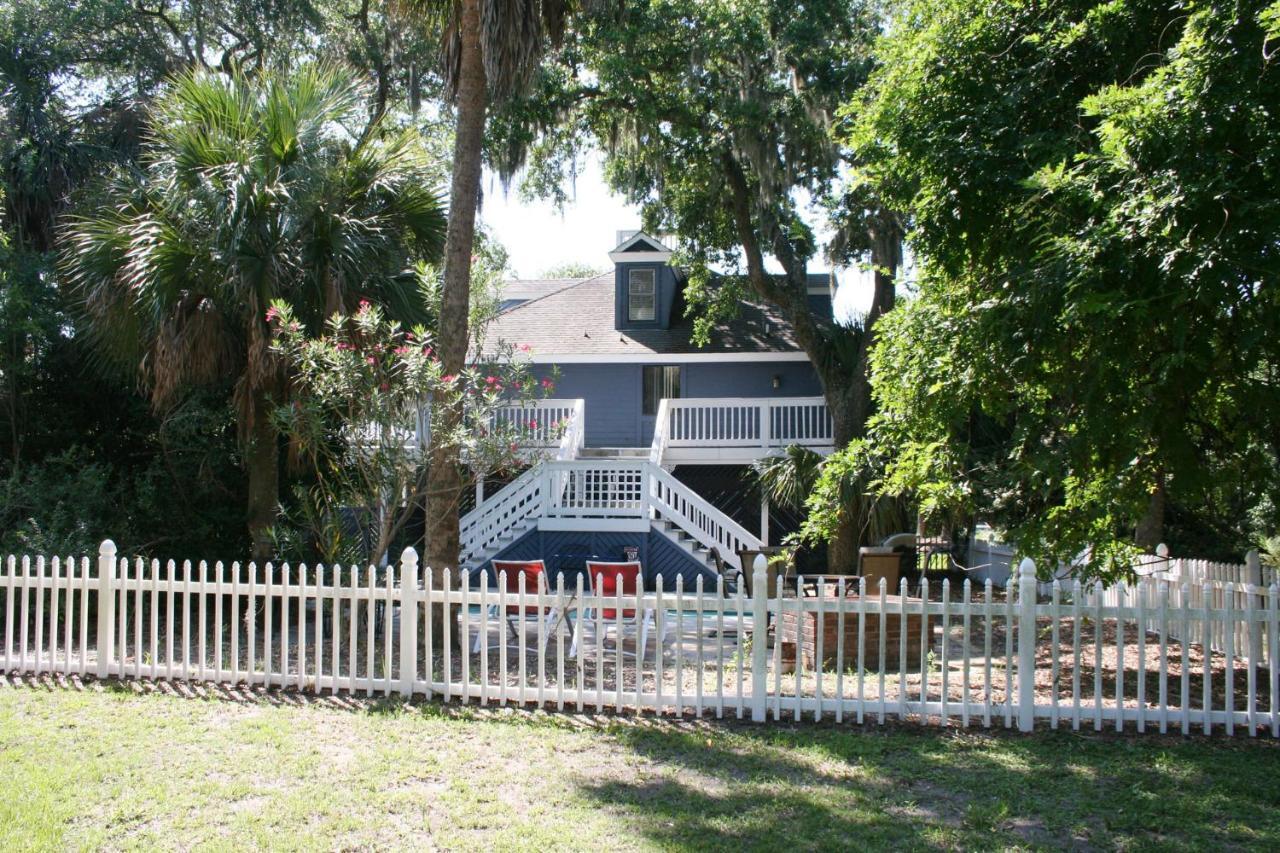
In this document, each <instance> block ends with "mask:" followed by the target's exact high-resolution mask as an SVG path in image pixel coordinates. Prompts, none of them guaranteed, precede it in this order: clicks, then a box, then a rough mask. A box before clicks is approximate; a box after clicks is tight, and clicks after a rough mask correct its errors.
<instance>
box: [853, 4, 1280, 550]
mask: <svg viewBox="0 0 1280 853" xmlns="http://www.w3.org/2000/svg"><path fill="white" fill-rule="evenodd" d="M1274 16H1275V5H1274V4H1270V6H1269V7H1265V6H1264V4H1262V3H1259V2H1248V3H1231V2H1211V1H1205V2H1187V3H1181V4H1175V5H1169V4H1164V3H1149V2H1141V0H1117V1H1116V2H1111V3H1106V4H1102V5H1098V4H1094V3H1087V2H1086V3H1079V2H1054V3H1050V4H1047V5H1045V4H1040V5H1023V4H996V5H987V6H981V7H974V6H973V5H972V4H969V3H964V2H958V0H922V2H914V3H910V4H907V6H906V7H905V8H904V9H903V10H902V13H901V15H900V17H899V18H898V20H897V22H896V23H895V26H894V27H892V28H891V31H890V34H889V35H888V36H887V37H886V38H885V39H884V40H883V42H882V44H881V46H880V49H879V52H880V58H881V61H880V70H879V71H878V72H877V74H876V77H875V79H874V84H873V94H872V95H871V96H870V97H868V98H867V99H866V100H865V101H862V102H859V103H857V104H856V105H855V106H854V107H853V112H854V113H855V115H854V116H853V117H852V118H853V124H854V128H853V131H852V133H851V135H850V142H851V144H853V145H855V146H857V147H858V148H859V149H860V150H861V152H862V155H863V163H864V167H863V169H862V173H861V179H862V180H863V181H866V182H867V183H868V184H870V185H872V186H874V187H876V188H877V190H878V191H879V192H880V193H882V194H884V195H885V196H886V197H888V198H890V199H892V200H893V203H895V204H896V205H898V206H899V207H900V208H901V209H903V210H904V211H907V212H908V213H909V214H910V215H911V217H912V225H913V231H912V245H913V248H914V250H915V253H916V256H917V258H918V259H919V261H920V266H921V271H922V272H921V284H920V296H919V298H918V299H917V300H915V301H913V302H912V303H910V304H908V305H904V306H903V307H901V308H900V309H899V310H898V311H897V312H895V314H893V315H891V316H890V317H888V318H886V321H885V322H884V323H883V324H882V325H881V327H880V329H879V331H878V337H879V340H880V345H879V347H878V348H877V351H876V354H875V359H874V372H873V381H874V383H875V389H876V399H877V401H878V403H879V405H880V407H881V412H882V414H881V417H880V419H879V421H878V423H877V424H876V427H875V433H874V434H875V436H876V439H877V440H878V441H880V442H883V443H884V444H885V445H886V446H887V447H889V448H892V451H891V455H890V461H889V464H888V471H887V479H886V482H887V484H888V486H889V487H890V488H891V489H893V490H895V491H899V492H905V491H908V490H910V491H913V492H915V493H916V494H918V495H920V497H921V499H922V501H923V504H924V506H925V508H926V510H928V511H932V512H944V511H953V510H957V509H964V510H967V511H974V512H977V513H979V514H981V515H983V516H984V517H987V518H989V519H990V520H991V521H992V523H993V524H995V525H996V526H998V527H1002V528H1004V529H1005V530H1006V531H1008V533H1009V534H1010V535H1012V536H1014V537H1016V538H1017V540H1018V542H1019V545H1020V547H1021V548H1022V550H1024V551H1025V552H1027V553H1030V554H1032V555H1033V556H1035V557H1036V558H1037V559H1038V560H1040V561H1042V562H1045V561H1047V562H1049V563H1052V562H1053V561H1056V560H1059V559H1069V558H1071V557H1073V556H1075V555H1076V554H1077V553H1078V552H1079V551H1081V550H1082V549H1085V548H1089V549H1091V553H1090V569H1091V570H1092V571H1096V572H1099V573H1106V572H1108V571H1111V570H1112V569H1113V567H1114V566H1116V565H1118V564H1120V563H1122V562H1123V561H1124V560H1125V559H1126V557H1127V554H1128V552H1129V550H1130V548H1131V547H1132V546H1131V543H1132V541H1133V540H1132V536H1133V532H1134V527H1135V525H1136V524H1138V522H1139V521H1140V520H1142V519H1144V517H1148V513H1149V512H1151V511H1158V506H1159V502H1158V501H1153V500H1152V495H1153V493H1154V492H1157V491H1162V492H1163V494H1165V495H1167V499H1168V505H1169V507H1170V510H1169V518H1170V520H1171V521H1173V522H1175V523H1178V524H1183V525H1184V528H1183V529H1185V530H1191V529H1194V530H1197V531H1200V534H1199V535H1201V536H1202V537H1203V538H1201V540H1200V541H1199V542H1198V543H1189V544H1190V546H1191V547H1195V548H1197V550H1199V551H1200V552H1201V553H1204V551H1205V550H1206V549H1212V550H1214V551H1220V550H1231V549H1242V548H1243V547H1245V546H1246V543H1247V542H1248V541H1249V540H1251V539H1252V538H1253V534H1252V532H1251V531H1249V530H1248V529H1247V520H1248V518H1249V517H1250V511H1249V509H1250V504H1258V503H1259V502H1260V501H1269V502H1270V505H1272V506H1274V505H1275V504H1274V495H1275V492H1276V490H1277V488H1278V487H1280V482H1278V480H1280V478H1278V477H1277V464H1276V461H1277V455H1278V454H1277V451H1278V450H1280V445H1277V443H1276V441H1275V436H1276V435H1277V434H1280V433H1278V432H1277V420H1276V417H1277V415H1276V413H1277V412H1280V398H1278V396H1277V395H1278V394H1280V384H1278V383H1277V375H1276V370H1277V367H1278V366H1280V361H1278V358H1280V351H1278V347H1280V343H1278V342H1280V310H1278V309H1280V305H1278V304H1277V300H1276V293H1277V292H1278V290H1277V285H1278V284H1280V281H1277V270H1280V256H1278V255H1280V248H1278V246H1277V243H1276V241H1275V236H1274V235H1275V234H1276V233H1277V232H1278V231H1280V202H1278V201H1277V197H1276V194H1275V190H1274V187H1275V186H1277V185H1278V181H1280V149H1278V148H1277V146H1276V145H1275V142H1274V141H1275V139H1276V138H1278V136H1280V114H1277V111H1276V109H1275V105H1276V104H1277V103H1280V75H1278V74H1277V70H1276V68H1275V63H1274V61H1273V60H1272V54H1273V52H1274V41H1273V40H1274V26H1275V17H1274ZM1264 26H1269V27H1272V35H1270V36H1268V35H1267V33H1266V31H1265V30H1264ZM1269 38H1270V39H1272V41H1268V39H1269ZM1269 45H1270V47H1269ZM1237 484H1240V486H1239V487H1237ZM1241 492H1243V493H1244V495H1243V496H1242V495H1241ZM1153 507H1155V508H1156V510H1153V509H1152V508H1153ZM1231 516H1234V517H1231ZM1187 519H1190V520H1191V524H1190V526H1189V527H1188V526H1186V525H1187ZM1185 538H1186V537H1184V539H1185Z"/></svg>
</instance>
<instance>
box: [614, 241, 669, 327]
mask: <svg viewBox="0 0 1280 853" xmlns="http://www.w3.org/2000/svg"><path fill="white" fill-rule="evenodd" d="M609 259H610V260H611V261H613V268H614V305H613V327H614V328H615V329H668V328H670V327H671V309H672V306H673V305H674V304H675V300H676V290H677V287H678V282H677V281H676V272H675V270H674V269H672V267H671V264H670V261H671V250H670V249H668V248H667V247H666V246H664V245H662V243H661V242H660V241H659V240H658V239H656V238H654V237H650V236H649V235H648V234H646V233H644V232H643V231H620V232H618V246H617V248H615V249H614V250H613V251H612V252H610V253H609Z"/></svg>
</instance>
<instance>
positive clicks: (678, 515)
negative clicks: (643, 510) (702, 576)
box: [647, 465, 764, 569]
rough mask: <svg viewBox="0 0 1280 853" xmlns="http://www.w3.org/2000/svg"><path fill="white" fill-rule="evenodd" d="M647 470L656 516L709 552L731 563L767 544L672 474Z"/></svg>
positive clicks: (651, 468)
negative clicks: (742, 553)
mask: <svg viewBox="0 0 1280 853" xmlns="http://www.w3.org/2000/svg"><path fill="white" fill-rule="evenodd" d="M647 468H648V471H647V474H648V484H649V490H648V492H647V494H648V498H649V505H650V506H651V507H652V509H653V512H654V515H655V517H657V518H659V519H661V520H665V521H670V522H672V523H673V524H675V525H676V526H677V527H679V528H680V529H681V530H683V531H684V532H685V533H687V534H689V535H690V536H692V537H693V539H694V541H696V542H697V543H698V544H699V545H701V546H702V547H703V548H706V549H707V550H708V551H710V550H711V549H712V548H714V549H716V550H717V551H719V552H720V555H721V557H723V558H724V559H727V560H730V561H731V564H732V560H733V559H734V558H735V557H736V556H737V554H738V552H739V551H742V550H746V549H751V550H758V549H759V548H760V547H761V546H762V545H763V544H764V543H763V542H761V541H760V537H758V536H756V535H754V534H752V533H751V532H750V531H748V530H747V529H746V528H744V527H743V526H742V525H740V524H738V523H737V522H736V521H734V520H733V519H732V518H730V517H729V516H727V515H725V514H724V513H723V512H721V511H720V510H718V509H716V508H715V507H714V506H713V505H712V504H711V503H710V502H708V501H707V500H706V498H704V497H702V496H701V495H699V494H698V493H697V492H695V491H693V490H692V489H690V488H689V487H688V486H686V485H685V484H684V483H682V482H680V481H679V480H677V479H676V478H675V477H674V476H673V475H671V474H669V473H667V472H666V471H664V470H662V469H661V468H658V467H657V466H654V465H649V466H647ZM743 568H744V569H745V568H746V567H743Z"/></svg>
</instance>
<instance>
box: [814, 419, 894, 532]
mask: <svg viewBox="0 0 1280 853" xmlns="http://www.w3.org/2000/svg"><path fill="white" fill-rule="evenodd" d="M886 461H887V460H886V459H885V457H884V454H883V452H882V451H881V450H880V448H879V446H878V445H874V444H872V443H870V442H867V441H864V440H858V441H853V442H850V443H849V444H848V445H847V446H846V447H844V448H841V449H840V450H837V451H836V452H835V453H833V454H832V455H831V456H829V457H827V458H826V459H825V460H823V461H822V466H821V468H820V470H819V472H818V477H817V478H816V480H814V481H813V482H812V483H811V484H810V487H809V489H808V491H807V492H806V494H805V497H804V500H803V505H804V507H805V508H806V509H807V510H808V511H809V515H808V516H807V517H806V518H805V521H804V524H803V525H802V526H801V528H800V531H799V532H798V534H797V535H796V540H797V541H799V542H806V543H809V544H817V543H820V542H826V541H830V539H831V538H832V537H833V536H835V535H836V531H837V530H839V528H840V527H841V525H842V524H844V523H847V522H851V523H852V524H853V527H854V529H855V530H856V531H857V541H858V542H880V541H882V540H883V539H884V538H885V537H887V536H890V535H892V534H894V533H901V532H903V531H904V530H908V529H910V528H911V526H912V519H911V514H910V512H909V509H908V503H907V501H906V500H904V499H903V498H902V497H899V496H897V495H894V494H891V493H889V492H887V491H886V490H885V489H884V488H883V484H882V482H881V478H882V477H883V476H884V472H885V466H886Z"/></svg>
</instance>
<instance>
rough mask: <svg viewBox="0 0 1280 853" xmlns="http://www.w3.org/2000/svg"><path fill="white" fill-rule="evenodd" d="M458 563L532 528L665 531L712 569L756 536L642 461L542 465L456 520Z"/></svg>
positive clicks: (494, 550)
mask: <svg viewBox="0 0 1280 853" xmlns="http://www.w3.org/2000/svg"><path fill="white" fill-rule="evenodd" d="M461 528H462V531H461V532H462V564H463V566H464V568H469V569H475V568H478V567H480V566H482V565H484V563H485V562H487V561H488V560H490V559H492V558H493V557H494V556H496V555H497V554H499V553H501V552H502V551H503V550H504V549H506V548H507V547H508V546H509V545H511V544H512V543H513V542H515V541H516V540H517V539H519V538H520V537H522V536H524V535H525V534H527V533H528V532H530V531H532V530H572V531H582V532H593V531H597V532H608V531H626V532H632V533H648V532H649V531H654V532H657V533H659V534H660V535H662V536H664V537H665V538H666V539H667V540H668V541H670V542H671V543H672V544H673V545H675V546H676V547H677V548H679V549H681V550H682V551H684V552H685V553H686V554H688V555H689V556H690V557H691V558H692V559H693V560H694V561H696V562H698V563H700V564H701V565H704V566H706V567H708V568H713V567H714V560H713V559H712V557H711V550H712V549H713V548H714V549H716V550H717V551H718V552H719V553H720V555H721V556H722V558H724V559H726V560H729V561H730V562H731V564H732V561H733V560H734V559H736V556H737V552H738V551H739V550H742V549H753V548H759V547H760V545H761V543H760V539H759V538H758V537H756V536H755V535H754V534H752V533H751V532H750V531H748V530H746V529H745V528H743V527H741V526H740V525H739V524H738V523H737V522H735V521H734V520H733V519H731V518H729V517H728V516H727V515H725V514H724V513H723V512H721V511H720V510H718V509H716V508H715V507H714V506H712V505H711V504H710V503H709V502H708V501H706V499H704V498H703V497H702V496H701V495H698V494H697V493H696V492H694V491H693V490H692V489H690V488H689V487H688V486H686V485H685V484H684V483H681V482H680V481H679V480H677V479H676V478H675V477H674V476H672V475H671V474H670V473H669V472H667V471H664V470H662V469H661V468H659V467H658V466H656V465H653V464H652V463H650V462H648V461H647V460H643V459H641V460H633V459H575V460H572V461H548V462H542V463H540V464H538V465H536V466H535V467H533V468H531V469H529V470H528V471H526V472H525V473H524V474H522V475H521V476H520V477H518V478H516V479H515V480H514V481H513V482H511V483H510V484H509V485H507V486H506V487H505V488H503V489H502V490H500V491H499V492H498V493H497V494H495V495H494V496H493V497H492V498H491V499H490V500H487V501H485V502H484V503H483V504H482V505H480V506H479V507H476V508H475V509H474V510H472V511H471V512H469V513H467V514H466V515H465V516H463V518H462V524H461Z"/></svg>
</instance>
